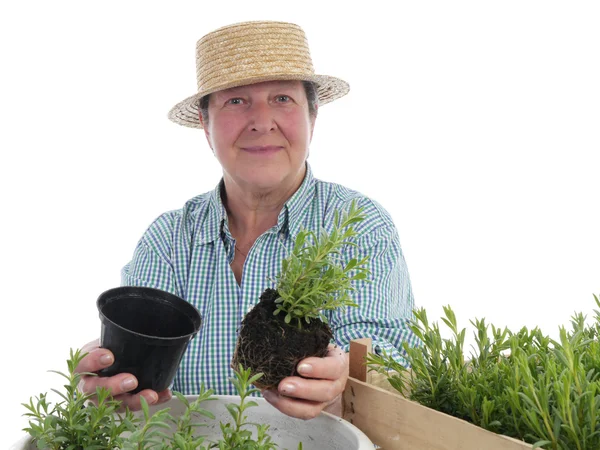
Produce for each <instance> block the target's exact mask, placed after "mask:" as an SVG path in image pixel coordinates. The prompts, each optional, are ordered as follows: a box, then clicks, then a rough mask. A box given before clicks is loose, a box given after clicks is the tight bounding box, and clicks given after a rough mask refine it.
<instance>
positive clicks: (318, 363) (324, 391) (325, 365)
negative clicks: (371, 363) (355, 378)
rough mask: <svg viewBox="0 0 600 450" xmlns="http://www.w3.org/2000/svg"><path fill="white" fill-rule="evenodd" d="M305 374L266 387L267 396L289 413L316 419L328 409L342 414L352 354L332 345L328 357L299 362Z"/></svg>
mask: <svg viewBox="0 0 600 450" xmlns="http://www.w3.org/2000/svg"><path fill="white" fill-rule="evenodd" d="M297 370H298V373H300V374H301V375H302V376H301V377H287V378H284V379H283V380H281V382H280V383H279V386H278V389H277V390H274V389H273V390H270V389H269V390H265V391H263V392H262V394H263V397H264V398H265V400H267V401H268V402H269V403H270V404H271V405H273V406H274V407H275V408H277V409H278V410H279V411H281V412H282V413H284V414H287V415H288V416H292V417H297V418H300V419H305V420H308V419H312V418H314V417H316V416H318V415H319V414H320V413H321V411H323V410H326V411H328V412H331V413H333V414H336V415H339V416H341V413H342V408H341V406H342V392H344V388H345V387H346V381H347V380H348V355H347V354H346V352H344V350H342V349H341V348H340V347H337V346H334V345H332V344H329V348H328V353H327V355H326V356H325V357H324V358H316V357H310V358H305V359H303V360H302V361H300V363H299V364H298V368H297Z"/></svg>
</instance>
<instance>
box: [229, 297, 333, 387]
mask: <svg viewBox="0 0 600 450" xmlns="http://www.w3.org/2000/svg"><path fill="white" fill-rule="evenodd" d="M277 297H278V294H277V291H276V290H274V289H267V290H265V291H264V292H263V294H262V295H261V297H260V301H259V303H258V304H257V305H256V306H254V308H252V310H251V311H250V312H248V314H246V317H244V320H242V324H241V327H240V330H239V334H238V340H237V346H236V349H235V353H234V355H233V361H232V363H231V365H232V367H233V368H235V369H237V368H238V365H239V364H242V366H244V368H246V369H247V368H250V369H252V374H253V375H254V374H256V373H259V372H262V373H263V374H264V375H263V376H262V377H261V378H260V380H258V382H256V383H254V384H255V386H256V387H258V388H260V389H269V388H275V387H277V385H278V384H279V382H280V381H281V380H283V379H284V378H286V377H289V376H300V375H299V374H298V372H297V371H296V366H297V365H298V363H299V362H300V361H301V360H303V359H304V358H306V357H308V356H317V357H324V356H325V355H326V354H327V346H328V345H329V342H330V341H331V339H333V333H332V332H331V329H330V328H329V325H327V324H326V323H324V322H322V321H320V320H314V319H313V320H311V321H310V324H307V323H306V322H302V329H299V328H298V326H297V325H296V324H294V322H293V321H292V322H291V323H290V324H289V325H288V324H286V323H285V321H284V318H285V314H283V313H279V314H277V315H276V316H274V315H273V312H274V311H275V306H276V304H275V300H276V299H277Z"/></svg>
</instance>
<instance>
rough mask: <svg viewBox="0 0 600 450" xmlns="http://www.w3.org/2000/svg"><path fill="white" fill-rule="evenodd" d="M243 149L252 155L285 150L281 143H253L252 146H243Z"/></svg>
mask: <svg viewBox="0 0 600 450" xmlns="http://www.w3.org/2000/svg"><path fill="white" fill-rule="evenodd" d="M242 150H243V151H245V152H247V153H250V154H252V155H272V154H274V153H277V152H279V151H281V150H283V147H281V146H279V145H253V146H252V147H242Z"/></svg>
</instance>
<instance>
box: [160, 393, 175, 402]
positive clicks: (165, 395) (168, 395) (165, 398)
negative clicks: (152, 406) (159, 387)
mask: <svg viewBox="0 0 600 450" xmlns="http://www.w3.org/2000/svg"><path fill="white" fill-rule="evenodd" d="M172 397H173V395H172V394H171V391H165V392H161V393H160V394H159V396H158V401H159V402H160V403H164V402H167V401H169V400H171V398H172Z"/></svg>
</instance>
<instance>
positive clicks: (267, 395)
mask: <svg viewBox="0 0 600 450" xmlns="http://www.w3.org/2000/svg"><path fill="white" fill-rule="evenodd" d="M262 396H263V397H264V399H265V400H266V401H268V402H269V403H277V397H278V395H277V394H276V393H275V392H273V391H271V390H266V391H262Z"/></svg>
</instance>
